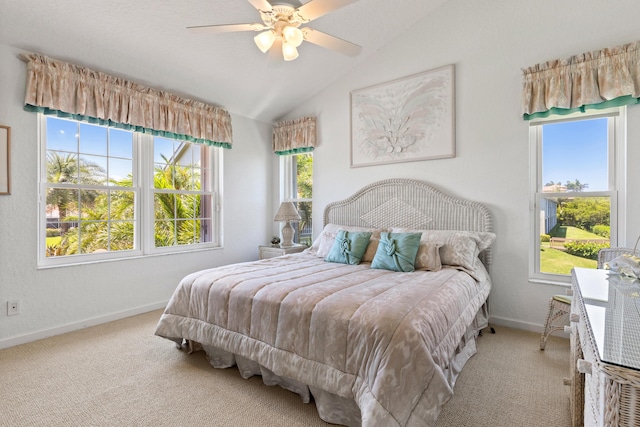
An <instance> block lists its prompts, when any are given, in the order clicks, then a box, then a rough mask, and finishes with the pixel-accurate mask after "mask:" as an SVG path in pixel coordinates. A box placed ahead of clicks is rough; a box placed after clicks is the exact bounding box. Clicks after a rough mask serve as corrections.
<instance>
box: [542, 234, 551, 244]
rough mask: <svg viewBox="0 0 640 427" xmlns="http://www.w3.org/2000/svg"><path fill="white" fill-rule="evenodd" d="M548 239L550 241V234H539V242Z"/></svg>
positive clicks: (546, 241) (544, 241)
mask: <svg viewBox="0 0 640 427" xmlns="http://www.w3.org/2000/svg"><path fill="white" fill-rule="evenodd" d="M550 241H551V236H549V235H548V234H541V235H540V242H542V243H548V242H550Z"/></svg>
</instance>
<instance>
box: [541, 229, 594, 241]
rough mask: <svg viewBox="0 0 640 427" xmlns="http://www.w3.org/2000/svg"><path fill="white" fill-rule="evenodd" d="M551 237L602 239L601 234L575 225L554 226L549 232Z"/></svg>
mask: <svg viewBox="0 0 640 427" xmlns="http://www.w3.org/2000/svg"><path fill="white" fill-rule="evenodd" d="M549 235H550V236H551V237H561V238H563V239H602V238H603V237H602V236H598V235H597V234H593V233H591V232H589V231H587V230H583V229H581V228H576V227H564V226H562V227H559V226H555V227H553V229H552V230H551V231H550V232H549Z"/></svg>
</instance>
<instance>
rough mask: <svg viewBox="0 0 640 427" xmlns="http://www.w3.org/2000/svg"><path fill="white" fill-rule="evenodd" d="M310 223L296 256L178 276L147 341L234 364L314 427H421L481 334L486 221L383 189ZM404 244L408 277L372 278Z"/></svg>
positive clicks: (430, 198) (384, 273)
mask: <svg viewBox="0 0 640 427" xmlns="http://www.w3.org/2000/svg"><path fill="white" fill-rule="evenodd" d="M324 222H325V227H324V229H323V231H322V233H321V234H320V236H319V237H318V238H317V239H316V240H315V241H314V244H313V246H312V247H311V248H309V249H307V250H305V251H304V252H302V253H298V254H292V255H286V256H283V257H277V258H270V259H265V260H260V261H253V262H247V263H240V264H234V265H229V266H223V267H218V268H212V269H207V270H202V271H198V272H194V273H192V274H190V275H188V276H186V277H185V278H184V279H183V280H182V281H181V282H180V284H179V285H178V288H177V289H176V291H175V293H174V295H173V297H172V299H171V301H170V302H169V304H168V306H167V308H166V309H165V312H164V313H163V315H162V317H161V319H160V321H159V323H158V326H157V329H156V334H157V335H159V336H162V337H165V338H168V339H171V340H173V341H175V342H177V343H178V345H179V346H181V347H185V348H188V349H190V350H192V351H193V350H199V349H203V350H205V352H206V353H207V358H208V360H209V362H210V363H211V364H212V365H213V366H214V367H218V368H226V367H231V366H234V365H237V366H238V369H239V371H240V373H241V375H242V376H243V377H245V378H248V377H250V376H252V375H261V376H262V378H263V381H264V382H265V384H268V385H276V384H277V385H280V386H282V387H284V388H286V389H289V390H291V391H293V392H296V393H298V394H300V396H301V397H302V399H303V400H304V401H305V402H309V401H311V399H312V398H313V399H314V400H315V403H316V406H317V408H318V413H319V415H320V417H321V418H322V419H324V420H325V421H327V422H331V423H335V424H343V425H348V426H361V425H362V426H429V425H434V424H435V421H436V419H437V417H438V414H439V412H440V409H441V407H442V406H443V405H444V404H445V403H446V402H447V401H448V400H449V399H450V398H451V396H452V394H453V386H454V384H455V379H456V377H457V376H458V374H459V372H460V371H461V370H462V368H463V366H464V365H465V363H466V362H467V360H468V359H469V358H470V357H471V356H472V355H473V354H475V352H476V345H475V344H476V342H475V340H476V337H477V335H478V331H479V330H480V329H482V328H484V327H485V326H487V320H488V319H487V310H486V299H487V297H488V295H489V291H490V289H491V281H490V278H489V274H488V268H489V266H490V263H491V248H490V245H491V243H492V242H493V239H494V238H495V235H494V234H493V233H492V223H491V216H490V214H489V211H488V210H487V209H486V207H484V206H483V205H481V204H479V203H476V202H472V201H468V200H463V199H459V198H455V197H451V196H448V195H446V194H444V193H442V192H440V191H438V190H436V189H434V188H433V187H431V186H430V185H428V184H426V183H424V182H421V181H415V180H407V179H390V180H384V181H379V182H376V183H373V184H371V185H369V186H367V187H364V188H362V189H361V190H359V191H358V192H356V193H355V194H354V195H353V196H352V197H350V198H348V199H346V200H343V201H339V202H334V203H331V204H329V205H328V206H327V207H326V209H325V214H324ZM345 231H347V233H345ZM349 233H351V236H354V235H358V236H360V234H363V233H364V234H365V235H367V234H368V233H372V234H371V238H370V240H369V244H368V246H367V248H366V252H365V253H364V255H363V256H362V260H361V261H360V262H359V263H356V264H354V265H351V264H346V263H341V262H328V261H326V260H325V259H326V258H327V255H328V254H330V253H335V252H332V250H335V247H334V244H335V240H336V235H338V240H340V239H342V238H343V237H344V236H345V235H349ZM386 233H393V234H386ZM416 233H418V234H419V238H420V241H419V243H420V244H419V248H418V253H417V256H415V263H414V265H413V266H411V267H415V271H411V272H396V271H389V269H387V268H385V267H381V264H380V259H382V257H384V256H385V254H383V253H380V254H379V252H384V251H385V250H386V251H387V252H389V249H388V248H390V247H392V246H390V245H389V242H393V243H395V244H397V245H398V254H400V251H401V249H400V247H401V243H402V239H404V238H405V237H406V238H409V237H411V236H410V235H412V234H416ZM392 237H393V239H397V240H392V239H391V238H392ZM340 241H341V242H343V241H344V239H343V240H340ZM381 242H382V243H381ZM408 246H410V245H408ZM336 247H337V245H336ZM383 247H384V248H383ZM404 250H405V249H404V248H403V249H402V251H404ZM409 251H411V250H410V249H409ZM391 252H393V250H391ZM329 258H331V256H330V257H329ZM394 259H397V257H396V258H394Z"/></svg>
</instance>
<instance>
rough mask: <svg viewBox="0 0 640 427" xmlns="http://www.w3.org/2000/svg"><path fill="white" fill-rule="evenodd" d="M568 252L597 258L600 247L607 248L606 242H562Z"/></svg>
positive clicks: (582, 256)
mask: <svg viewBox="0 0 640 427" xmlns="http://www.w3.org/2000/svg"><path fill="white" fill-rule="evenodd" d="M564 247H565V249H566V250H567V253H568V254H571V255H575V256H579V257H581V258H587V259H598V252H600V249H604V248H608V247H609V244H608V243H594V242H567V243H565V244H564Z"/></svg>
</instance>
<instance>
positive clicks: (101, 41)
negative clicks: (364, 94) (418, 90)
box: [0, 0, 446, 122]
mask: <svg viewBox="0 0 640 427" xmlns="http://www.w3.org/2000/svg"><path fill="white" fill-rule="evenodd" d="M322 1H331V0H322ZM445 1H446V0H400V1H394V2H392V1H389V0H359V1H357V2H355V3H352V4H349V5H346V6H344V7H342V8H339V9H337V10H334V11H333V12H331V13H329V14H327V15H324V16H322V17H320V18H318V19H316V20H314V21H312V22H311V23H310V24H309V25H310V26H311V27H313V28H314V29H316V30H319V31H323V32H325V33H328V34H330V35H333V36H335V37H339V38H342V39H345V40H348V41H350V42H352V43H355V44H358V45H360V46H362V48H363V49H362V52H361V53H360V54H359V55H358V56H356V57H349V56H345V55H342V54H340V53H337V52H334V51H331V50H327V49H324V48H322V47H319V46H316V45H313V44H310V43H303V44H302V45H301V46H300V47H299V48H298V50H299V53H300V56H299V57H298V59H296V60H294V61H291V62H283V63H281V64H279V65H278V66H275V67H274V66H272V65H269V64H268V63H267V62H268V61H267V55H266V54H263V53H262V52H260V51H259V50H258V48H257V47H256V45H255V44H254V42H253V37H254V36H255V35H256V34H257V33H255V32H234V33H222V34H195V33H193V32H190V31H188V30H187V29H186V28H187V27H189V26H198V25H211V24H235V23H253V22H261V21H260V17H259V14H258V12H257V10H256V9H255V8H254V7H253V6H252V5H251V3H250V2H249V1H247V0H189V1H187V0H108V1H107V0H55V1H51V0H0V43H3V44H7V45H10V46H14V47H16V48H19V49H20V50H21V51H24V52H37V53H42V54H44V55H47V56H50V57H52V58H56V59H60V60H63V61H68V62H72V63H75V64H78V65H82V66H85V67H89V68H92V69H95V70H99V71H103V72H106V73H109V74H113V75H116V76H120V77H123V78H126V79H129V80H133V81H136V82H138V83H141V84H144V85H147V86H150V87H153V88H156V89H160V90H167V91H171V92H174V93H176V94H178V95H181V96H184V97H188V98H193V99H198V100H201V101H205V102H208V103H211V104H215V105H219V106H221V107H223V108H225V109H227V110H228V111H230V112H231V113H234V114H238V115H242V116H245V117H249V118H252V119H257V120H261V121H265V122H272V121H274V120H277V119H278V118H280V117H282V116H283V115H286V114H287V113H288V112H290V111H291V110H293V109H294V108H295V107H296V106H298V105H299V104H300V103H302V102H304V101H305V100H306V99H308V98H309V97H311V96H313V95H314V94H316V93H318V92H320V91H321V90H322V89H323V88H325V87H327V86H328V85H330V84H331V83H332V82H334V81H335V80H337V79H339V78H340V76H342V75H344V74H345V73H348V72H349V71H350V70H351V69H353V68H354V67H355V66H356V65H357V64H359V63H361V62H362V61H365V60H366V58H367V57H368V56H371V55H372V54H374V53H375V52H376V51H377V50H378V49H380V48H381V47H383V46H385V45H386V44H387V43H389V42H390V40H392V39H393V38H395V37H396V36H397V35H398V34H400V33H402V32H403V31H405V30H406V29H407V28H409V27H410V26H412V25H414V24H416V22H418V21H419V20H421V19H422V18H424V17H425V16H426V15H427V14H429V13H430V12H432V11H433V10H435V9H436V8H437V7H439V6H440V5H441V4H443V3H444V2H445ZM285 2H286V1H285ZM272 3H278V1H277V0H273V1H272ZM280 3H283V2H282V1H280ZM301 3H308V1H304V0H303V1H302V2H301ZM0 66H2V64H0Z"/></svg>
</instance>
